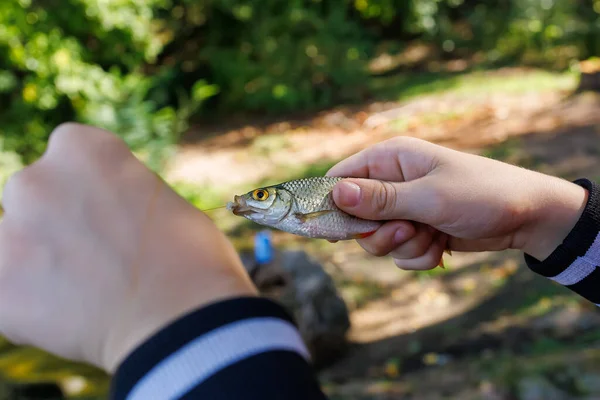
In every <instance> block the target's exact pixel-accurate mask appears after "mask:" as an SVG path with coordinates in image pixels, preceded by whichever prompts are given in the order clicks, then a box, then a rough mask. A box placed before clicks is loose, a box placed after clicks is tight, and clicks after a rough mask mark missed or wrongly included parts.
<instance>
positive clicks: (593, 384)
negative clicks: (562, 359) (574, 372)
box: [576, 372, 600, 399]
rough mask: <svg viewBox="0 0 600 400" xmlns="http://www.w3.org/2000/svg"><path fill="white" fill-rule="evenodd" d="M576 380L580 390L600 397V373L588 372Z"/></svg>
mask: <svg viewBox="0 0 600 400" xmlns="http://www.w3.org/2000/svg"><path fill="white" fill-rule="evenodd" d="M576 380H577V388H578V389H579V390H581V391H582V392H584V393H586V394H589V395H595V396H597V398H598V399H600V374H597V373H589V372H588V373H584V374H582V375H581V376H579V377H577V378H576Z"/></svg>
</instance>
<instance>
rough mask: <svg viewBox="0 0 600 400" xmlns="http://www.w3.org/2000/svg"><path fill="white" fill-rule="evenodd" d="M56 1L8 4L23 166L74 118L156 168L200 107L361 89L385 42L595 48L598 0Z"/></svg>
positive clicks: (2, 26) (12, 141)
mask: <svg viewBox="0 0 600 400" xmlns="http://www.w3.org/2000/svg"><path fill="white" fill-rule="evenodd" d="M49 4H50V3H48V2H44V1H41V0H8V1H4V2H3V6H2V7H0V104H1V105H2V108H0V119H1V120H2V124H1V125H0V136H1V137H2V138H3V145H4V150H5V151H14V152H17V153H18V154H19V155H20V156H21V157H22V158H23V161H24V162H25V163H29V162H31V161H33V160H34V159H36V158H37V157H38V156H39V155H40V153H41V152H42V151H43V150H44V148H45V143H46V139H47V137H48V134H49V133H50V131H51V130H52V129H53V128H54V127H55V126H56V125H58V124H60V123H61V122H64V121H70V120H71V121H80V122H84V123H90V124H94V125H98V126H101V127H105V128H107V129H110V130H112V131H114V132H116V133H118V134H119V135H121V136H122V137H123V138H124V139H125V140H126V141H127V142H128V143H129V144H130V146H131V147H132V149H133V150H135V151H136V152H138V153H139V154H141V155H143V156H144V157H145V158H146V160H148V163H149V164H150V166H151V167H152V168H154V169H157V170H160V168H161V166H162V165H163V163H164V161H165V160H166V159H167V158H168V156H169V154H170V151H171V150H172V149H173V145H174V144H175V143H176V142H177V140H178V136H179V135H180V134H181V133H182V132H184V131H185V130H186V128H187V124H188V121H189V119H190V118H191V117H192V116H194V115H197V114H202V113H204V114H205V115H218V116H219V117H221V118H226V117H227V116H228V115H229V114H231V113H233V112H239V111H250V112H261V113H264V112H285V111H290V110H301V109H314V108H321V107H325V106H329V105H332V104H334V103H337V102H341V101H354V100H360V99H362V98H364V96H365V95H368V93H367V92H366V91H367V87H368V85H367V84H365V81H366V78H367V71H366V68H365V65H366V61H367V60H369V58H371V56H372V55H373V51H374V50H373V49H374V47H375V45H376V44H378V43H379V42H381V41H382V40H384V39H385V40H388V39H392V40H393V41H395V42H396V43H398V42H399V43H404V42H407V41H409V40H413V39H419V40H420V41H422V42H425V43H430V44H433V45H434V47H437V48H438V49H439V50H440V52H441V53H442V54H447V55H448V56H456V55H465V54H466V55H468V54H472V53H473V52H478V51H482V52H484V53H485V54H487V58H488V60H489V61H490V62H506V61H507V60H531V59H535V58H536V57H537V58H538V59H542V60H549V59H552V58H555V57H557V56H558V54H559V51H557V50H556V49H557V48H558V49H561V48H562V50H560V54H566V55H567V57H568V58H570V59H573V58H577V57H584V58H587V57H590V56H594V55H598V52H599V51H600V39H598V38H599V37H600V0H594V1H590V2H584V1H570V0H524V1H517V0H485V1H481V2H466V1H464V0H409V1H404V0H342V1H333V0H293V1H281V0H147V1H142V2H140V1H137V0H103V1H99V0H65V1H62V2H60V7H58V6H52V7H51V6H50V5H49ZM400 47H401V46H400ZM532 54H533V55H534V56H532ZM215 111H218V113H215Z"/></svg>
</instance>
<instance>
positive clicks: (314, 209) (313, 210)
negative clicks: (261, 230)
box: [230, 177, 382, 240]
mask: <svg viewBox="0 0 600 400" xmlns="http://www.w3.org/2000/svg"><path fill="white" fill-rule="evenodd" d="M342 179H344V178H342V177H310V178H301V179H296V180H292V181H287V182H283V183H280V184H278V185H273V186H270V187H267V188H263V189H275V193H276V194H275V196H277V199H276V200H275V202H274V203H273V205H271V206H270V207H269V209H260V208H259V207H258V206H259V204H260V202H259V201H256V200H253V199H252V195H251V193H252V192H253V191H252V192H248V193H246V194H245V195H243V196H242V197H244V199H245V200H244V201H245V203H246V204H245V206H246V207H247V206H248V204H250V205H252V204H254V205H255V206H253V207H252V208H251V212H249V213H247V214H246V215H244V217H245V218H247V219H250V220H252V221H255V222H256V223H258V224H261V225H265V226H269V227H271V228H275V229H279V230H282V231H285V232H288V233H292V234H295V235H299V236H305V237H310V238H319V239H328V240H350V239H358V238H363V237H366V236H369V235H371V234H372V233H374V232H375V231H376V230H377V229H378V228H379V227H380V226H381V224H382V223H381V222H380V221H371V220H365V219H361V218H357V217H354V216H352V215H350V214H347V213H346V212H344V211H342V210H340V209H339V208H338V207H337V206H336V204H335V202H334V201H333V197H332V190H333V187H334V186H335V184H336V183H338V182H339V181H341V180H342ZM281 192H284V193H285V194H288V195H289V197H290V198H291V201H290V204H287V203H285V204H284V203H283V200H281V197H282V193H281ZM230 207H231V208H230V209H232V210H233V209H234V208H235V207H236V205H235V204H234V203H231V206H230ZM273 208H278V209H277V210H275V211H279V212H280V213H281V215H283V214H285V216H283V218H282V219H281V220H278V221H276V222H265V221H264V220H261V215H262V214H267V213H269V212H273V211H274V210H273ZM284 208H285V209H284Z"/></svg>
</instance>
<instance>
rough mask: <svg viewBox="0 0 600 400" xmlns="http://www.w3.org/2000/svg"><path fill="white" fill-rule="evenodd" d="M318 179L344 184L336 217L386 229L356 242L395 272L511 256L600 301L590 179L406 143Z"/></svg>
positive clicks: (385, 145)
mask: <svg viewBox="0 0 600 400" xmlns="http://www.w3.org/2000/svg"><path fill="white" fill-rule="evenodd" d="M328 175H332V176H343V177H350V178H348V179H345V180H343V181H342V182H340V183H338V185H336V187H335V188H334V192H333V197H334V200H335V202H336V204H337V205H338V206H339V207H340V208H341V209H343V210H344V211H346V212H348V213H350V214H352V215H356V216H358V217H361V218H366V219H375V220H383V221H386V222H385V223H384V224H383V225H382V227H381V228H380V229H379V230H378V231H377V232H376V233H375V234H373V235H372V236H370V237H368V238H365V239H360V240H359V243H360V245H361V246H362V247H363V248H364V249H365V250H366V251H367V252H369V253H371V254H373V255H376V256H384V255H390V256H391V257H392V258H393V259H394V262H395V263H396V265H397V266H398V267H399V268H402V269H406V270H426V269H432V268H435V267H436V266H438V265H439V264H440V260H441V259H442V255H443V252H444V250H445V249H450V250H452V251H469V252H472V251H500V250H504V249H518V250H521V251H522V252H523V253H524V254H525V258H526V261H527V264H528V266H529V267H530V268H531V269H532V270H533V271H535V272H536V273H538V274H540V275H542V276H545V277H548V278H550V279H552V280H554V281H556V282H558V283H559V284H562V285H564V286H565V287H567V288H569V289H571V290H573V291H574V292H576V293H578V294H579V295H581V296H583V297H584V298H586V299H588V300H590V301H592V302H593V303H594V304H599V303H600V295H599V293H600V291H598V285H600V280H599V279H598V276H599V274H600V272H599V271H598V269H597V266H598V265H599V263H600V238H599V237H598V234H599V231H600V204H599V203H600V200H599V197H600V195H599V194H598V191H599V189H598V185H595V184H593V183H591V182H590V181H587V180H579V181H577V182H576V183H573V182H569V181H566V180H564V179H560V178H557V177H553V176H549V175H545V174H541V173H538V172H535V171H530V170H527V169H524V168H520V167H517V166H514V165H510V164H506V163H502V162H499V161H496V160H492V159H489V158H486V157H481V156H476V155H473V154H468V153H462V152H459V151H455V150H452V149H448V148H445V147H442V146H438V145H434V144H432V143H428V142H425V141H422V140H418V139H414V138H407V137H399V138H394V139H391V140H388V141H385V142H382V143H379V144H376V145H374V146H372V147H370V148H368V149H365V150H363V151H361V152H359V153H357V154H355V155H353V156H351V157H349V158H347V159H346V160H343V161H342V162H340V163H339V164H337V165H336V166H334V167H333V168H332V169H331V170H330V171H329V172H328ZM540 260H541V261H540Z"/></svg>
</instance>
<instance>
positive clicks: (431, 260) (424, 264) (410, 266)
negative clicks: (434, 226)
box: [394, 234, 448, 271]
mask: <svg viewBox="0 0 600 400" xmlns="http://www.w3.org/2000/svg"><path fill="white" fill-rule="evenodd" d="M447 240H448V239H447V237H446V235H444V234H439V235H438V236H436V237H435V240H434V241H433V242H432V243H431V245H430V246H429V248H428V249H427V251H426V252H425V254H423V255H422V256H420V257H416V258H412V259H409V260H397V259H394V263H395V264H396V266H398V268H400V269H403V270H409V271H425V270H429V269H433V268H435V267H437V266H438V265H440V263H441V260H442V257H443V254H444V248H445V247H446V242H447Z"/></svg>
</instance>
